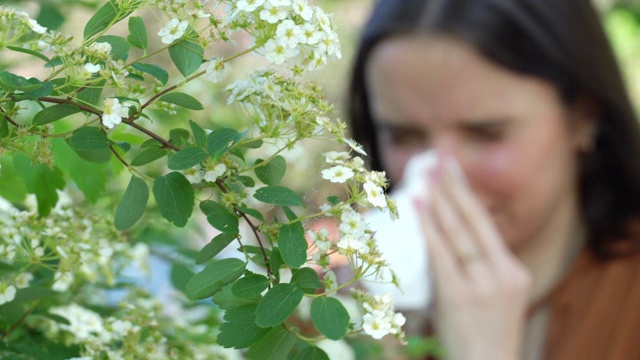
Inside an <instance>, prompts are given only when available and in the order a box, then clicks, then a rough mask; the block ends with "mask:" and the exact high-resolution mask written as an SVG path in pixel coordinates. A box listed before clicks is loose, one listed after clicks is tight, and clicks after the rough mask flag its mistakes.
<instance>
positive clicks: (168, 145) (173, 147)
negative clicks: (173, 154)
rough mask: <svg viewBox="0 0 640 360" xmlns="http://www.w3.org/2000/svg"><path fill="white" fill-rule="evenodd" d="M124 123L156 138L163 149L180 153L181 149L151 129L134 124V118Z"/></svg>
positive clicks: (125, 120) (124, 120)
mask: <svg viewBox="0 0 640 360" xmlns="http://www.w3.org/2000/svg"><path fill="white" fill-rule="evenodd" d="M122 122H123V123H125V124H127V125H129V126H131V127H133V128H135V129H137V130H139V131H141V132H143V133H145V134H147V135H149V136H150V137H152V138H154V139H155V140H157V141H158V142H159V143H161V144H162V146H163V147H166V148H169V149H171V150H174V151H180V148H179V147H177V146H175V145H173V144H172V143H171V142H170V141H168V140H165V139H164V138H163V137H161V136H160V135H158V134H156V133H154V132H153V131H151V130H149V129H147V128H145V127H143V126H141V125H139V124H136V123H135V122H133V119H132V118H128V119H123V120H122Z"/></svg>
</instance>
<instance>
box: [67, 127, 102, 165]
mask: <svg viewBox="0 0 640 360" xmlns="http://www.w3.org/2000/svg"><path fill="white" fill-rule="evenodd" d="M67 143H68V144H69V146H71V148H72V149H73V150H74V151H75V152H76V153H77V154H78V155H79V156H80V157H81V158H83V159H85V160H87V161H91V162H97V163H105V162H107V161H109V160H110V159H111V149H110V148H109V144H110V143H109V139H108V138H107V135H106V134H105V133H104V132H102V130H100V128H98V127H94V126H85V127H82V128H80V129H78V130H76V131H74V132H73V134H72V135H71V136H70V137H69V138H68V139H67Z"/></svg>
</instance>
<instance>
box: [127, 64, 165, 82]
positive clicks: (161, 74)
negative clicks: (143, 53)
mask: <svg viewBox="0 0 640 360" xmlns="http://www.w3.org/2000/svg"><path fill="white" fill-rule="evenodd" d="M131 66H132V67H133V68H134V69H136V70H138V71H141V72H143V73H146V74H149V75H151V76H153V77H154V78H156V79H158V81H160V82H161V83H162V85H167V82H168V81H169V73H168V72H167V71H166V70H165V69H163V68H161V67H160V66H158V65H154V64H145V63H139V62H136V63H133V65H131Z"/></svg>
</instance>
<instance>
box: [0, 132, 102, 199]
mask: <svg viewBox="0 0 640 360" xmlns="http://www.w3.org/2000/svg"><path fill="white" fill-rule="evenodd" d="M52 144H53V158H54V160H55V163H56V165H57V166H58V167H59V168H60V170H62V172H63V173H65V174H67V175H69V176H70V177H71V180H73V182H74V183H75V184H76V185H77V186H78V188H79V189H80V190H81V191H82V192H83V193H84V196H85V197H86V198H87V200H89V202H90V203H92V204H93V203H95V202H96V201H97V200H98V198H100V197H101V196H102V195H104V193H105V190H106V186H107V175H108V174H109V172H108V169H109V164H108V163H107V164H105V163H102V164H98V163H93V162H89V161H87V160H84V159H83V158H81V157H80V155H78V154H77V153H76V152H75V151H74V150H73V149H71V147H70V146H69V144H68V143H67V142H65V141H64V140H63V139H61V138H56V139H52ZM3 171H4V168H3Z"/></svg>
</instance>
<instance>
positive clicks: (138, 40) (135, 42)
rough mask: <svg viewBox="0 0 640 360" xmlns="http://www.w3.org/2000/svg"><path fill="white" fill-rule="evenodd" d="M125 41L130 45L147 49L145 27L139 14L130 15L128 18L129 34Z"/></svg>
mask: <svg viewBox="0 0 640 360" xmlns="http://www.w3.org/2000/svg"><path fill="white" fill-rule="evenodd" d="M127 41H129V44H131V46H135V47H137V48H138V49H142V50H145V51H146V50H147V28H146V26H145V25H144V20H142V18H141V17H140V16H132V17H130V18H129V36H128V37H127Z"/></svg>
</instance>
